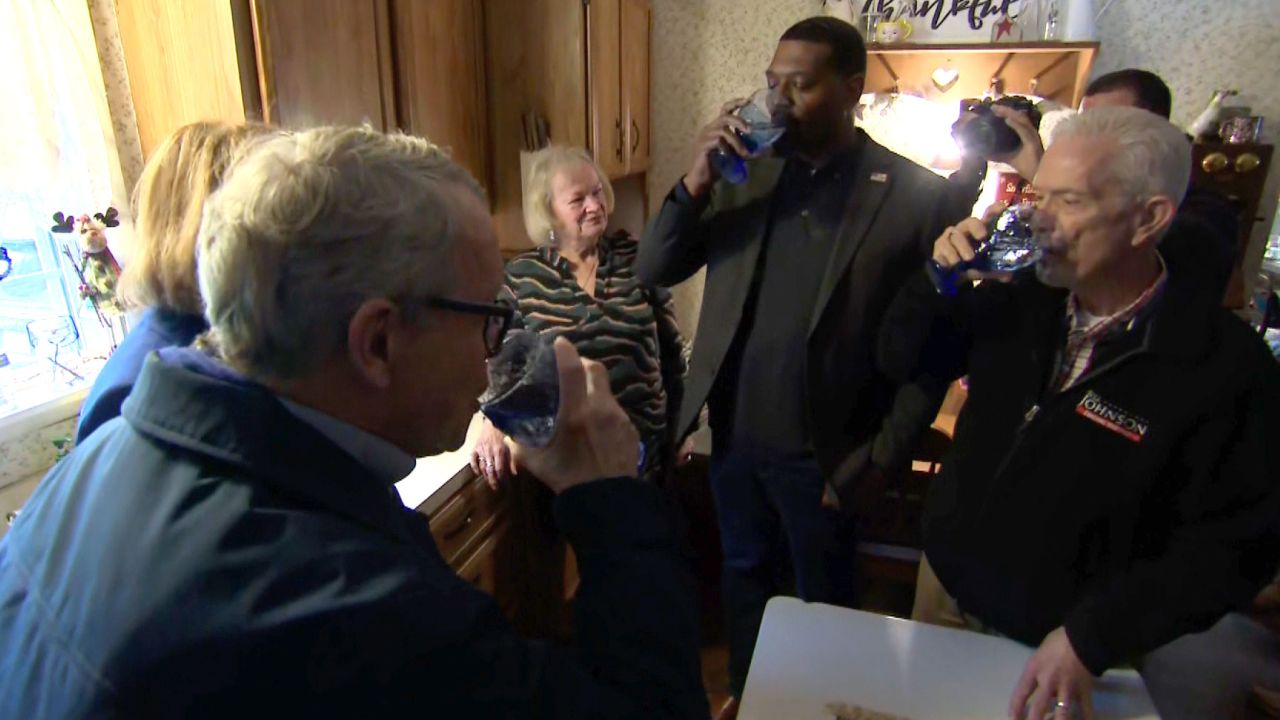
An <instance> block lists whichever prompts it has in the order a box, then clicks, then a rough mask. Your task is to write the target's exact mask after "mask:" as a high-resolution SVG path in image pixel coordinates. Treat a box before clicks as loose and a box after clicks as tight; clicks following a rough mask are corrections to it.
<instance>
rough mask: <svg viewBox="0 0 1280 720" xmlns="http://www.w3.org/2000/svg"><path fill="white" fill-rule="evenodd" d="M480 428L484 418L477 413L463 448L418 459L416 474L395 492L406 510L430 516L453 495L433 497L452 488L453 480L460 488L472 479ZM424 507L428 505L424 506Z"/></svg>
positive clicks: (398, 485) (401, 484)
mask: <svg viewBox="0 0 1280 720" xmlns="http://www.w3.org/2000/svg"><path fill="white" fill-rule="evenodd" d="M480 427H481V416H480V415H479V414H478V413H477V414H476V416H475V417H473V418H471V425H470V426H469V427H468V428H467V439H466V440H465V441H463V443H462V447H460V448H458V449H457V450H453V451H451V452H446V453H440V454H439V455H432V456H431V457H425V458H418V465H417V466H416V467H415V468H414V469H413V472H411V473H409V476H408V477H406V478H405V479H403V480H401V481H400V482H398V483H396V491H397V492H399V493H400V500H401V501H402V502H403V503H404V506H405V507H407V508H409V509H411V510H417V509H421V510H422V511H423V512H425V513H427V514H430V513H431V512H433V511H434V510H435V509H436V506H438V505H440V504H441V503H443V502H444V500H445V499H447V498H448V495H449V494H451V492H450V493H440V495H439V497H436V498H434V499H433V498H432V495H435V494H436V493H437V491H439V490H441V489H442V488H444V487H445V486H446V485H450V481H451V480H457V481H458V482H457V483H454V484H456V485H459V486H460V485H461V484H462V483H464V482H466V481H467V480H469V479H470V477H471V474H472V473H471V467H470V464H471V447H472V446H473V445H475V442H476V437H477V436H478V435H479V434H480ZM452 489H456V488H451V490H452ZM428 501H430V502H428ZM424 503H426V505H425V506H424Z"/></svg>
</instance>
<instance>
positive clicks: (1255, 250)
mask: <svg viewBox="0 0 1280 720" xmlns="http://www.w3.org/2000/svg"><path fill="white" fill-rule="evenodd" d="M652 2H653V35H652V38H653V39H652V43H653V50H652V63H653V67H652V76H653V78H654V80H653V88H652V97H653V105H652V110H651V112H652V120H651V121H652V123H653V148H654V156H653V164H652V169H651V170H650V172H649V178H648V181H649V198H650V206H651V207H650V210H651V211H654V210H656V209H657V208H658V206H659V205H661V203H662V201H663V199H664V198H665V197H666V194H667V192H668V191H669V190H670V188H671V185H672V184H673V183H674V182H675V181H676V180H677V179H678V178H679V177H680V176H681V175H682V174H683V173H684V171H685V169H686V166H687V165H688V163H689V158H688V154H689V145H690V143H691V141H692V140H693V136H694V133H696V132H697V130H698V128H700V127H701V126H702V125H703V124H704V123H705V122H707V121H708V120H709V119H711V118H712V117H713V116H714V115H715V112H716V110H717V108H718V107H719V106H720V105H721V104H722V103H724V102H725V101H727V100H729V99H732V98H734V97H737V96H739V95H743V94H745V93H748V92H750V91H751V90H752V89H754V88H755V87H756V86H757V85H759V84H760V83H761V82H762V75H763V72H764V69H765V66H766V65H768V62H769V59H770V57H771V56H772V53H773V49H774V47H775V46H776V44H777V39H778V36H780V35H781V34H782V32H783V31H784V30H785V29H786V28H787V27H788V26H789V25H791V24H792V23H794V22H796V21H797V20H800V19H802V18H804V17H808V16H810V15H814V14H817V13H819V12H821V7H822V3H821V2H820V0H652ZM1106 4H1107V3H1105V2H1103V1H1102V0H1095V2H1094V7H1095V8H1102V7H1103V6H1104V5H1106ZM1109 5H1110V6H1109V7H1108V8H1107V11H1106V13H1105V14H1104V15H1103V16H1102V18H1101V20H1100V21H1099V22H1098V35H1099V37H1098V39H1099V41H1100V42H1101V44H1102V48H1101V52H1100V53H1099V56H1098V59H1097V62H1096V63H1095V66H1094V75H1095V76H1096V75H1098V74H1101V73H1105V72H1109V71H1111V70H1116V69H1119V68H1124V67H1141V68H1146V69H1148V70H1151V71H1153V72H1155V73H1157V74H1159V75H1160V76H1161V77H1163V78H1164V79H1165V80H1166V81H1167V82H1168V83H1169V86H1170V88H1172V90H1173V94H1174V106H1173V120H1174V122H1176V123H1178V124H1179V125H1184V126H1185V125H1186V124H1189V123H1190V122H1191V120H1192V119H1194V118H1195V116H1196V115H1197V114H1198V113H1199V112H1200V111H1201V110H1202V109H1203V108H1204V105H1205V103H1206V102H1207V101H1208V100H1209V97H1210V95H1211V94H1212V91H1213V90H1214V89H1216V88H1220V87H1233V88H1238V89H1239V90H1240V92H1241V94H1240V96H1239V97H1237V98H1234V99H1233V103H1234V104H1241V105H1248V106H1250V107H1252V108H1253V111H1254V114H1261V115H1263V116H1265V117H1266V118H1267V123H1266V125H1265V128H1266V133H1265V139H1266V141H1268V142H1274V141H1275V140H1276V139H1277V137H1280V85H1278V84H1277V83H1276V82H1275V72H1276V69H1277V68H1280V42H1278V41H1277V38H1280V6H1278V4H1277V0H1234V1H1233V2H1230V3H1216V4H1214V6H1213V8H1212V10H1208V9H1206V7H1205V6H1204V4H1203V3H1193V2H1172V1H1171V0H1113V1H1112V2H1110V4H1109ZM1277 178H1280V172H1277V171H1276V170H1275V168H1274V167H1273V168H1272V171H1271V174H1270V180H1269V183H1268V186H1267V187H1268V189H1267V192H1266V195H1265V199H1264V203H1263V207H1262V210H1261V212H1260V214H1261V215H1262V216H1263V217H1264V218H1265V221H1264V222H1260V223H1258V224H1257V226H1255V232H1254V238H1253V245H1252V246H1251V252H1250V255H1249V257H1250V258H1251V259H1252V261H1253V262H1252V263H1251V265H1252V266H1254V267H1256V265H1257V259H1258V258H1259V257H1260V256H1261V243H1262V241H1263V239H1264V238H1265V235H1266V228H1268V227H1270V226H1271V218H1272V216H1273V215H1274V214H1275V210H1276V194H1277V192H1278V191H1280V189H1278V188H1277V185H1278V184H1280V183H1278V182H1277ZM1246 271H1250V268H1249V267H1246ZM1252 272H1253V271H1250V272H1249V274H1248V275H1246V277H1247V278H1251V277H1252ZM701 295H702V278H701V276H698V277H695V278H692V279H690V280H689V281H688V282H686V283H685V284H684V285H682V286H681V287H679V288H676V290H675V296H676V302H677V304H678V306H679V309H680V320H681V327H682V328H683V329H684V330H685V331H686V332H687V333H688V335H689V336H692V335H693V333H694V330H695V329H696V323H697V318H698V305H699V303H700V299H701Z"/></svg>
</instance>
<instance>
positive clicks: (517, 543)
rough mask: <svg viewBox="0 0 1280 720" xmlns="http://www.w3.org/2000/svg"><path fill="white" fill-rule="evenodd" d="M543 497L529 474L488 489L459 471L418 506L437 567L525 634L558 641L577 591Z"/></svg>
mask: <svg viewBox="0 0 1280 720" xmlns="http://www.w3.org/2000/svg"><path fill="white" fill-rule="evenodd" d="M551 500H552V497H551V493H550V492H549V491H548V490H547V489H546V488H545V487H544V486H543V485H542V484H541V483H539V482H538V481H537V480H535V479H533V478H531V477H528V476H524V475H521V476H517V477H515V478H510V479H508V480H507V482H506V483H504V484H503V486H502V487H501V489H500V490H497V491H494V490H492V489H490V488H489V486H488V484H487V483H486V482H485V480H484V478H481V477H477V476H476V475H475V473H473V472H472V471H471V469H470V468H463V469H462V470H461V471H459V473H458V475H457V476H455V477H454V478H453V479H452V480H450V481H449V482H448V483H446V484H445V485H444V487H442V488H441V489H440V490H438V491H437V492H436V494H434V495H432V496H431V497H430V498H428V499H427V501H426V502H424V503H423V504H422V505H421V506H420V507H419V508H418V512H420V513H423V514H425V515H426V516H427V518H428V522H429V523H430V527H431V536H432V538H433V539H434V540H435V543H436V547H437V548H438V549H439V550H440V555H441V557H443V558H444V559H445V562H447V563H448V564H449V566H450V567H452V568H453V569H454V570H455V571H456V572H457V573H458V576H459V577H461V578H462V579H464V580H466V581H467V582H469V583H471V584H473V585H475V586H476V587H478V588H480V589H481V590H484V591H485V592H487V593H489V594H490V595H492V596H493V598H494V600H495V601H496V602H497V604H498V607H499V608H501V609H502V612H503V614H504V615H506V617H507V619H508V620H510V621H511V623H512V625H513V626H514V627H515V628H516V629H517V630H519V631H520V632H521V634H522V635H524V636H526V637H540V638H563V637H565V635H566V634H567V632H568V627H569V623H568V617H569V612H568V607H569V604H570V603H571V601H572V598H573V595H574V592H575V591H576V589H577V586H578V573H577V564H576V562H573V561H572V560H570V557H571V553H569V552H568V550H567V545H566V543H565V542H564V539H563V538H561V537H560V534H559V531H558V530H557V529H556V527H555V523H554V521H553V520H552V519H551V516H552V513H551Z"/></svg>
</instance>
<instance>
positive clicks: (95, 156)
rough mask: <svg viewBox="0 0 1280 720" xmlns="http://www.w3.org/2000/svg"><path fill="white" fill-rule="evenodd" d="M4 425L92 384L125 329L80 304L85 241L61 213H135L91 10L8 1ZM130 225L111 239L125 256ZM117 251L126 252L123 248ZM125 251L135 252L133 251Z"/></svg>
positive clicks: (53, 1)
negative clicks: (57, 224)
mask: <svg viewBox="0 0 1280 720" xmlns="http://www.w3.org/2000/svg"><path fill="white" fill-rule="evenodd" d="M0 67H3V68H4V69H5V89H6V93H5V101H4V104H3V105H2V106H0V137H3V138H5V142H4V143H0V246H3V247H4V248H5V249H6V250H7V251H8V254H9V257H10V259H11V260H12V262H13V266H12V270H11V271H10V274H9V276H8V277H7V278H5V279H4V280H0V420H3V419H4V418H5V417H6V416H9V415H12V414H13V413H15V412H18V411H21V410H25V409H27V408H31V407H35V406H38V405H42V404H44V403H46V402H49V401H53V400H56V399H58V398H59V397H60V396H64V395H66V394H67V393H68V392H71V391H74V390H76V389H78V388H81V387H85V386H87V385H89V384H90V383H92V382H93V379H94V377H95V376H96V375H97V372H98V370H99V368H101V366H102V364H103V363H104V362H105V361H106V357H107V356H108V355H109V354H110V351H111V349H112V348H113V347H114V345H115V343H116V342H118V340H119V339H120V338H121V337H122V336H123V329H124V328H123V320H122V319H115V320H111V321H110V322H108V323H106V324H104V323H103V322H102V321H100V319H99V316H98V314H97V312H95V310H94V309H93V306H92V305H91V304H90V303H88V302H87V301H85V300H83V299H82V298H81V296H80V290H79V288H80V279H79V278H78V277H77V276H76V273H75V270H74V268H73V267H72V264H71V261H70V260H69V259H68V258H67V257H66V255H65V254H64V252H63V248H64V247H65V246H69V247H71V249H72V253H73V255H74V257H75V258H76V260H77V261H79V259H80V258H79V249H78V246H77V244H76V243H77V241H78V235H76V234H55V233H52V232H50V227H51V225H52V224H53V221H52V219H51V216H52V215H53V213H54V212H58V211H61V212H66V213H73V214H77V215H78V214H82V213H90V214H92V213H95V212H102V211H104V210H105V209H106V208H107V207H108V206H114V207H116V208H118V209H120V210H124V209H125V208H126V205H125V197H126V193H125V191H124V181H123V179H122V178H121V173H120V162H119V157H118V156H117V155H116V151H115V147H116V141H115V131H114V129H113V126H112V122H111V118H110V113H109V111H108V109H107V102H106V91H105V88H104V83H103V75H102V72H103V71H102V66H101V63H100V62H99V59H98V50H97V43H96V41H95V36H94V28H93V24H92V22H91V21H90V17H89V8H88V3H86V2H85V0H41V1H40V2H31V1H30V0H0ZM128 231H129V228H128V226H127V224H124V225H122V226H121V227H118V228H112V229H110V230H108V231H107V237H108V240H109V243H110V245H111V246H112V247H113V248H114V249H115V250H116V251H117V252H116V256H117V257H120V252H119V251H120V250H121V249H122V248H121V247H120V246H122V245H125V244H126V243H125V242H124V241H125V239H126V238H127V236H128ZM117 243H119V244H120V245H117ZM123 249H127V248H123Z"/></svg>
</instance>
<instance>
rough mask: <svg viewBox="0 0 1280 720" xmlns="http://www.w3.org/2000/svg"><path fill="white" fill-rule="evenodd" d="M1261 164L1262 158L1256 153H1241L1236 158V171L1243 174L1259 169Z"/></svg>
mask: <svg viewBox="0 0 1280 720" xmlns="http://www.w3.org/2000/svg"><path fill="white" fill-rule="evenodd" d="M1261 164H1262V159H1261V158H1259V157H1258V156H1257V155H1254V154H1253V153H1251V152H1247V153H1241V155H1240V156H1239V157H1237V158H1236V162H1235V166H1236V172H1238V173H1240V174H1241V175H1244V174H1246V173H1251V172H1253V171H1254V170H1257V169H1258V166H1259V165H1261Z"/></svg>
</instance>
